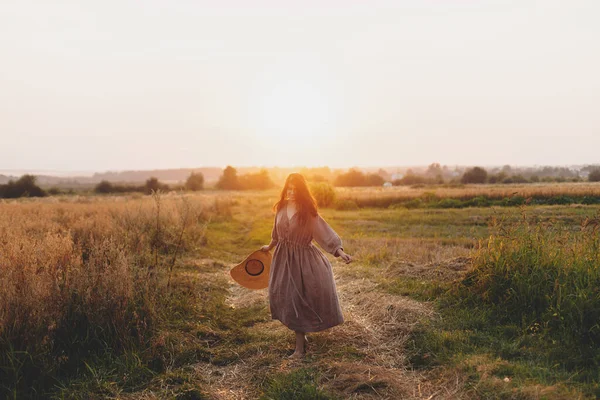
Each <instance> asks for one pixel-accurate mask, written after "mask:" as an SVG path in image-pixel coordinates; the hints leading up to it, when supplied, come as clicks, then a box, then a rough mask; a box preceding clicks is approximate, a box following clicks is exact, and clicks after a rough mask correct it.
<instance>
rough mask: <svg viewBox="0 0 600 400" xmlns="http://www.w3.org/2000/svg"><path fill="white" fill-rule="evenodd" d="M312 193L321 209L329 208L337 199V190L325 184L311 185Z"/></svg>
mask: <svg viewBox="0 0 600 400" xmlns="http://www.w3.org/2000/svg"><path fill="white" fill-rule="evenodd" d="M310 192H311V193H312V195H313V196H314V197H315V199H316V200H317V204H318V205H319V207H329V206H331V205H332V204H333V203H334V202H335V199H336V194H335V189H334V188H333V187H332V186H331V185H330V184H328V183H325V182H314V183H311V184H310Z"/></svg>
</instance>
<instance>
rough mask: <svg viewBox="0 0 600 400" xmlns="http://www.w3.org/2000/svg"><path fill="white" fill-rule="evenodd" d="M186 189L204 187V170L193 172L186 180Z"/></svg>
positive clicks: (200, 188)
mask: <svg viewBox="0 0 600 400" xmlns="http://www.w3.org/2000/svg"><path fill="white" fill-rule="evenodd" d="M184 187H185V189H186V190H191V191H194V192H195V191H197V190H202V189H204V175H203V174H202V172H197V173H196V172H192V173H191V174H190V176H188V178H187V180H186V181H185V186H184Z"/></svg>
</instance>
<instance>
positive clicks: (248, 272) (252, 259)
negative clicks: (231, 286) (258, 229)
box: [229, 250, 273, 290]
mask: <svg viewBox="0 0 600 400" xmlns="http://www.w3.org/2000/svg"><path fill="white" fill-rule="evenodd" d="M272 258H273V256H272V255H271V253H270V252H268V251H262V250H257V251H255V252H253V253H252V254H250V255H249V256H248V257H246V259H245V260H244V261H242V262H241V263H239V264H238V265H236V266H235V267H233V268H232V269H231V271H229V274H230V275H231V277H232V278H233V280H234V281H236V282H237V283H239V284H240V285H242V286H243V287H245V288H248V289H255V290H256V289H265V288H267V287H268V286H269V272H270V270H271V259H272Z"/></svg>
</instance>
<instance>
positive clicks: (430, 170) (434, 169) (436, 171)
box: [425, 163, 443, 178]
mask: <svg viewBox="0 0 600 400" xmlns="http://www.w3.org/2000/svg"><path fill="white" fill-rule="evenodd" d="M425 175H426V176H428V177H430V178H437V177H438V176H442V175H443V171H442V166H441V165H440V164H439V163H432V164H429V166H428V167H427V171H425Z"/></svg>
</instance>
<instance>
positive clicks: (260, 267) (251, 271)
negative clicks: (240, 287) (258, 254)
mask: <svg viewBox="0 0 600 400" xmlns="http://www.w3.org/2000/svg"><path fill="white" fill-rule="evenodd" d="M244 269H245V270H246V272H247V273H248V275H251V276H258V275H260V274H262V273H263V271H264V270H265V265H264V264H263V263H262V261H260V260H256V259H252V260H249V261H248V262H247V263H246V265H244Z"/></svg>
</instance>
